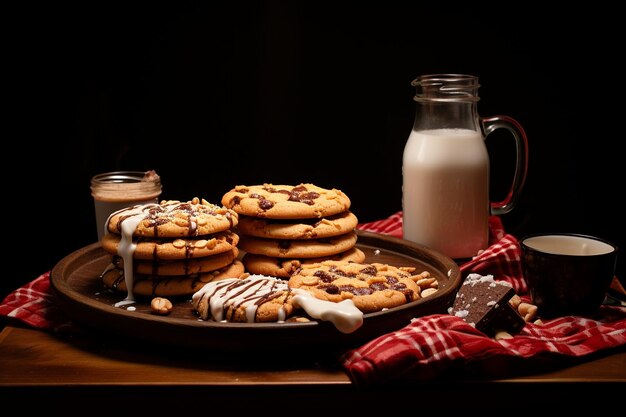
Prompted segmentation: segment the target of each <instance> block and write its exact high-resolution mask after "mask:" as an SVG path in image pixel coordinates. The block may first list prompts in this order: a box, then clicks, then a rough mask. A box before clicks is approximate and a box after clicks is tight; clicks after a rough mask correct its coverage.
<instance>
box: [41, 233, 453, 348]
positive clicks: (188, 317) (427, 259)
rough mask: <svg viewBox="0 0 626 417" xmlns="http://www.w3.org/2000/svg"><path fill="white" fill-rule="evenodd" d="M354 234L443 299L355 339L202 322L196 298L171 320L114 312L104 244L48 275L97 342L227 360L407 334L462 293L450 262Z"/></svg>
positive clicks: (392, 316) (139, 308)
mask: <svg viewBox="0 0 626 417" xmlns="http://www.w3.org/2000/svg"><path fill="white" fill-rule="evenodd" d="M357 234H358V241H357V247H359V248H360V249H361V250H363V251H364V252H365V255H366V260H365V262H367V263H371V262H381V263H387V264H390V265H394V266H414V267H416V268H417V270H416V272H421V271H424V270H427V271H430V273H431V274H432V275H433V276H434V277H436V278H437V280H438V282H439V291H437V292H436V293H435V294H433V295H431V296H429V297H426V298H423V299H421V300H418V301H414V302H411V303H408V304H406V305H403V306H400V307H396V308H392V309H388V310H385V311H380V312H376V313H370V314H366V315H365V316H364V322H363V325H362V326H361V327H360V328H359V329H358V330H357V331H355V332H353V333H350V334H344V333H341V332H339V331H338V330H337V329H336V328H335V327H334V326H333V325H332V324H331V323H329V322H323V321H315V320H313V321H310V322H304V323H300V322H293V323H291V322H287V323H220V322H213V321H203V320H200V319H198V317H197V315H196V314H195V313H194V311H193V308H192V305H191V302H190V300H191V297H188V298H187V299H181V300H172V301H173V302H174V308H173V310H172V313H171V314H169V315H168V316H158V315H154V314H152V313H150V305H149V302H150V301H149V300H147V299H146V300H138V301H137V303H135V304H133V306H134V307H135V308H136V309H135V310H134V311H129V310H127V309H126V308H120V307H115V306H114V304H115V303H116V302H117V301H120V300H122V299H123V298H124V295H123V294H122V293H119V292H117V293H114V292H112V291H109V290H106V289H105V288H104V287H103V285H102V282H101V280H100V279H99V275H100V274H101V273H102V271H103V270H104V268H105V267H106V266H107V265H108V264H109V262H110V258H111V256H110V255H109V254H108V253H106V252H105V251H104V250H103V249H102V248H101V246H100V244H99V243H94V244H92V245H89V246H86V247H84V248H82V249H79V250H77V251H75V252H73V253H71V254H69V255H68V256H66V257H65V258H63V259H62V260H61V261H59V263H57V264H56V265H55V266H54V268H53V269H52V271H51V274H50V282H51V286H52V288H53V290H54V292H55V294H56V296H57V301H58V303H59V305H60V307H61V308H62V309H63V310H64V311H65V312H66V313H67V314H68V315H69V316H70V318H72V320H74V321H75V322H77V323H79V324H81V325H83V326H85V327H86V328H88V329H91V330H95V331H96V332H97V333H99V334H105V335H107V336H114V337H115V336H117V337H122V338H125V339H130V340H133V341H141V342H147V343H149V344H150V345H152V346H154V345H155V344H157V345H169V346H175V347H182V348H194V349H195V348H199V349H203V350H206V349H213V350H222V351H228V352H241V351H261V350H263V351H273V350H276V349H278V350H277V352H281V351H284V350H285V348H289V349H291V348H302V349H305V350H311V349H333V348H337V349H344V348H350V347H356V346H358V345H360V344H362V343H364V342H366V341H368V340H371V339H373V338H375V337H377V336H380V335H382V334H385V333H388V332H391V331H394V330H397V329H400V328H402V327H404V326H405V325H407V324H408V323H409V322H410V321H411V319H412V318H415V317H420V316H425V315H429V314H435V313H445V312H446V311H447V308H448V307H449V306H450V305H451V304H452V301H453V299H454V297H455V295H456V292H457V290H458V288H459V286H460V285H461V272H460V270H459V267H458V265H457V264H456V263H455V262H454V261H453V260H452V259H450V258H448V257H446V256H444V255H442V254H440V253H438V252H436V251H433V250H431V249H429V248H426V247H424V246H421V245H418V244H415V243H412V242H409V241H406V240H403V239H398V238H394V237H391V236H386V235H381V234H377V233H371V232H364V231H358V232H357Z"/></svg>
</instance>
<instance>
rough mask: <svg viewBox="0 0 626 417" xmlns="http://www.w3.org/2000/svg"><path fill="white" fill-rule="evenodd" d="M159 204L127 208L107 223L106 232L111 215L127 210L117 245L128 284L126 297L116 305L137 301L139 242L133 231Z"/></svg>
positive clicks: (125, 281) (125, 280)
mask: <svg viewBox="0 0 626 417" xmlns="http://www.w3.org/2000/svg"><path fill="white" fill-rule="evenodd" d="M155 206H158V204H154V203H150V204H144V205H137V206H133V207H129V208H125V209H122V210H119V211H116V212H115V213H113V214H111V216H109V218H108V219H107V221H106V223H105V233H106V232H107V231H108V225H109V221H110V220H111V217H112V216H113V215H115V214H116V213H120V212H122V211H125V212H127V214H125V215H124V219H123V221H122V222H121V225H122V227H121V229H122V230H121V231H122V234H121V237H120V243H119V244H118V245H117V254H118V255H119V256H120V257H121V258H122V260H123V261H124V283H125V284H126V298H125V299H124V300H122V301H119V302H117V303H115V307H121V306H124V305H128V304H133V303H134V302H135V295H134V294H133V286H134V281H135V280H134V276H133V254H134V253H135V249H136V248H137V244H136V243H134V242H133V233H135V230H136V229H137V226H138V225H139V223H141V221H142V220H143V219H145V218H146V212H148V211H149V210H150V209H151V208H152V207H155Z"/></svg>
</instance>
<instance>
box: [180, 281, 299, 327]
mask: <svg viewBox="0 0 626 417" xmlns="http://www.w3.org/2000/svg"><path fill="white" fill-rule="evenodd" d="M293 296H294V294H293V293H292V292H291V290H290V289H289V287H288V285H287V282H286V281H284V280H281V279H279V278H276V277H268V276H264V275H249V276H246V277H243V279H242V278H229V279H224V280H221V281H217V282H210V283H208V284H206V285H204V286H203V287H202V288H201V289H200V290H199V291H197V292H196V293H195V294H193V296H192V304H193V307H194V309H195V311H196V312H197V313H198V315H199V316H200V318H202V319H203V320H214V321H228V322H240V323H257V322H275V321H284V320H285V319H286V318H287V317H289V316H290V315H291V314H292V313H293V311H294V309H295V307H294V304H293V302H292V298H293Z"/></svg>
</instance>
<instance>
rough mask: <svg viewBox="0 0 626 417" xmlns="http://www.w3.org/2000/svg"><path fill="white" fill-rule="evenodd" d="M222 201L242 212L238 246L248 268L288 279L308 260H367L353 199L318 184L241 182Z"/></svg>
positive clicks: (247, 269)
mask: <svg viewBox="0 0 626 417" xmlns="http://www.w3.org/2000/svg"><path fill="white" fill-rule="evenodd" d="M222 204H223V205H224V206H225V207H227V208H229V209H232V210H234V211H235V212H236V213H237V214H238V215H239V223H238V226H237V228H236V230H237V234H238V235H239V237H240V241H239V245H238V247H239V248H240V249H242V251H244V252H245V254H244V256H243V257H242V262H243V264H244V266H245V268H246V271H247V272H250V273H252V274H260V275H269V276H274V277H280V278H286V279H288V278H289V277H290V276H291V274H293V273H294V272H295V271H296V270H298V269H299V268H300V267H301V266H302V265H304V264H312V263H317V262H320V261H323V260H329V259H332V260H340V261H352V262H363V261H364V260H365V254H364V253H363V251H361V250H360V249H358V248H357V247H356V246H355V245H356V242H357V234H356V226H357V222H358V219H357V217H356V216H355V215H354V214H353V213H352V212H351V211H350V199H349V198H348V196H347V195H346V194H344V193H343V192H342V191H340V190H337V189H325V188H321V187H318V186H316V185H314V184H300V185H297V186H293V185H272V184H263V185H251V186H243V185H240V186H236V187H235V188H233V189H232V190H230V191H228V192H227V193H226V194H224V196H223V197H222Z"/></svg>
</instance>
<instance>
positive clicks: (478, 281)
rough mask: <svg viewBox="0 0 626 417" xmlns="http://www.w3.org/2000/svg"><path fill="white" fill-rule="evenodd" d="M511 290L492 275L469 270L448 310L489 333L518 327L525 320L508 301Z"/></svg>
mask: <svg viewBox="0 0 626 417" xmlns="http://www.w3.org/2000/svg"><path fill="white" fill-rule="evenodd" d="M513 295H515V290H514V289H513V288H512V287H511V286H510V284H508V283H507V282H504V281H496V280H494V279H493V276H492V275H486V276H481V275H479V274H469V275H468V276H467V278H465V281H463V285H461V288H459V291H458V292H457V294H456V298H455V299H454V303H453V305H452V307H450V308H449V309H448V312H449V313H450V314H452V315H455V316H457V317H461V318H462V319H463V320H465V322H467V323H469V324H470V325H472V326H474V327H476V329H478V330H480V331H481V332H483V333H486V334H488V335H490V336H493V335H494V334H495V332H496V331H497V330H504V331H507V332H509V333H516V332H518V331H520V330H521V329H522V328H523V327H524V325H525V324H526V322H525V321H524V319H523V318H522V316H520V315H519V313H518V312H517V310H515V309H514V308H513V307H512V306H511V305H510V304H509V299H510V298H511V297H513Z"/></svg>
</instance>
